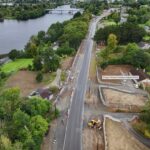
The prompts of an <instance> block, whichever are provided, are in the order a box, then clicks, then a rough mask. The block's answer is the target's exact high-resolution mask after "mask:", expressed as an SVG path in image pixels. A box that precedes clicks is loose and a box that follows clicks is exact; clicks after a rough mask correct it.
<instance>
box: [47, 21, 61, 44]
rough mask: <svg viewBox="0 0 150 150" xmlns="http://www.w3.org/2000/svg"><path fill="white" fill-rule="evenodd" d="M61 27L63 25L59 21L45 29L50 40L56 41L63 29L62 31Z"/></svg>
mask: <svg viewBox="0 0 150 150" xmlns="http://www.w3.org/2000/svg"><path fill="white" fill-rule="evenodd" d="M63 27H64V25H63V24H62V23H59V22H57V23H55V24H52V25H51V26H50V28H49V29H48V31H47V34H48V36H49V38H50V41H51V42H55V41H57V40H58V38H59V37H60V36H61V35H62V34H63V31H64V30H63Z"/></svg>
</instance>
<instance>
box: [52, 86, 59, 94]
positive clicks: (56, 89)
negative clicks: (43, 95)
mask: <svg viewBox="0 0 150 150" xmlns="http://www.w3.org/2000/svg"><path fill="white" fill-rule="evenodd" d="M50 91H51V92H52V93H54V94H56V93H57V92H58V91H59V88H58V87H57V86H51V87H50Z"/></svg>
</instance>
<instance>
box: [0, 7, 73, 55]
mask: <svg viewBox="0 0 150 150" xmlns="http://www.w3.org/2000/svg"><path fill="white" fill-rule="evenodd" d="M56 9H63V10H64V9H65V10H71V9H72V8H70V6H69V5H63V6H60V7H57V8H56ZM72 17H73V15H71V14H69V13H64V14H54V13H52V14H46V15H45V16H42V17H40V18H37V19H30V20H27V21H17V20H7V19H6V20H5V21H4V22H2V23H0V54H5V53H8V52H9V51H10V50H12V49H18V50H21V49H24V46H25V45H26V43H27V42H28V41H29V39H30V37H31V36H32V35H35V34H37V33H38V31H41V30H43V31H47V29H48V28H49V26H50V25H51V24H53V23H56V22H58V21H59V22H63V21H65V20H69V19H71V18H72Z"/></svg>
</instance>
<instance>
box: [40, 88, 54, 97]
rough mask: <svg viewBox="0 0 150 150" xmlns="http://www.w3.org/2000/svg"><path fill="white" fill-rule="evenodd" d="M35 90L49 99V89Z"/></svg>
mask: <svg viewBox="0 0 150 150" xmlns="http://www.w3.org/2000/svg"><path fill="white" fill-rule="evenodd" d="M37 92H38V93H39V95H40V96H41V97H42V98H44V99H49V96H50V95H51V94H52V93H51V92H50V90H49V89H37Z"/></svg>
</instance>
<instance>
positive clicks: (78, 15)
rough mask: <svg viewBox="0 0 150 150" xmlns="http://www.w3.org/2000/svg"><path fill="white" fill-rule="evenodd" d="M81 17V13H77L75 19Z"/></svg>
mask: <svg viewBox="0 0 150 150" xmlns="http://www.w3.org/2000/svg"><path fill="white" fill-rule="evenodd" d="M80 16H81V13H80V12H79V11H78V12H77V13H75V14H74V16H73V18H78V17H80Z"/></svg>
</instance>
